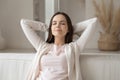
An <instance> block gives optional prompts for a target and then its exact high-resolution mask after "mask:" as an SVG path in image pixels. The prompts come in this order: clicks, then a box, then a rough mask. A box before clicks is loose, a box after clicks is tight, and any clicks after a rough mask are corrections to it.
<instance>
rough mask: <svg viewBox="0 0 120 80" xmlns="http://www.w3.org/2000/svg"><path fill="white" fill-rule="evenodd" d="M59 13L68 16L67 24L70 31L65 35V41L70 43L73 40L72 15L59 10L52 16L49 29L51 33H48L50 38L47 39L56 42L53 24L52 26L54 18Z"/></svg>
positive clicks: (49, 41) (48, 41)
mask: <svg viewBox="0 0 120 80" xmlns="http://www.w3.org/2000/svg"><path fill="white" fill-rule="evenodd" d="M59 14H60V15H63V16H64V17H65V18H66V21H67V25H68V33H67V34H66V36H65V43H70V42H72V40H73V26H72V22H71V19H70V17H69V16H68V15H67V14H66V13H64V12H57V13H55V14H54V15H53V16H52V18H51V20H50V24H49V29H48V32H49V33H48V38H47V41H46V42H47V43H54V36H53V35H52V31H51V26H52V21H53V18H54V17H55V16H56V15H59Z"/></svg>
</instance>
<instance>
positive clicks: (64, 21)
mask: <svg viewBox="0 0 120 80" xmlns="http://www.w3.org/2000/svg"><path fill="white" fill-rule="evenodd" d="M52 22H57V21H52ZM60 22H66V21H65V20H61V21H60Z"/></svg>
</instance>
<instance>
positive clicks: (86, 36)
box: [74, 18, 97, 52]
mask: <svg viewBox="0 0 120 80" xmlns="http://www.w3.org/2000/svg"><path fill="white" fill-rule="evenodd" d="M96 21H97V18H91V19H88V20H85V21H82V22H80V23H77V24H76V25H75V26H74V33H79V32H81V31H83V33H82V35H81V36H80V37H79V38H78V39H77V40H76V41H75V43H76V44H77V45H78V47H79V49H80V51H81V52H82V51H83V49H84V48H85V45H86V44H87V42H88V41H89V40H90V38H91V37H93V36H92V35H93V33H94V32H95V28H96V26H95V23H96Z"/></svg>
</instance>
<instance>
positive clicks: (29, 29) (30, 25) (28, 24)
mask: <svg viewBox="0 0 120 80" xmlns="http://www.w3.org/2000/svg"><path fill="white" fill-rule="evenodd" d="M20 24H21V27H22V29H23V32H24V33H25V35H26V37H27V39H28V40H29V41H30V43H31V44H32V45H33V47H34V48H35V49H36V50H37V49H38V47H39V45H40V44H41V45H42V44H43V43H45V41H43V40H42V39H41V37H40V36H39V35H38V34H37V33H36V31H47V29H48V27H47V25H46V24H44V23H42V22H38V21H32V20H27V19H21V23H20Z"/></svg>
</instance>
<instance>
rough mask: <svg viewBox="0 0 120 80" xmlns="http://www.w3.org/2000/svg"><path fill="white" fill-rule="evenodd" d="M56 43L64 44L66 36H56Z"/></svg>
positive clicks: (58, 44)
mask: <svg viewBox="0 0 120 80" xmlns="http://www.w3.org/2000/svg"><path fill="white" fill-rule="evenodd" d="M54 44H55V45H57V46H62V45H64V44H65V38H61V37H55V42H54Z"/></svg>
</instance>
